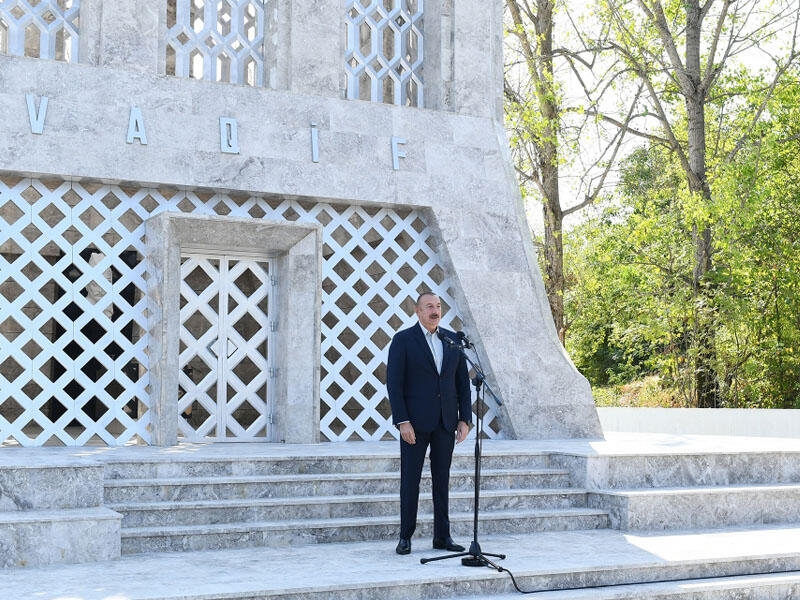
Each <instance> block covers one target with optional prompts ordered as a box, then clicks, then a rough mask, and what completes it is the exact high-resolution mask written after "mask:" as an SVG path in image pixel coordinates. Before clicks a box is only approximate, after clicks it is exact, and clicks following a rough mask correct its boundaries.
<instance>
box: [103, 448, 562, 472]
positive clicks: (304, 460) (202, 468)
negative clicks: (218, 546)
mask: <svg viewBox="0 0 800 600" xmlns="http://www.w3.org/2000/svg"><path fill="white" fill-rule="evenodd" d="M330 446H332V445H331V444H327V445H326V447H324V448H323V449H324V450H328V452H332V451H333V450H335V448H333V449H332V450H330V449H329V448H328V447H330ZM334 446H335V445H334ZM392 450H394V446H393V445H392ZM321 451H322V450H321ZM228 454H231V452H230V451H228ZM427 468H428V467H427V465H426V467H425V469H427ZM474 468H475V458H474V454H465V453H464V452H463V451H462V452H458V453H456V454H454V455H453V464H452V469H453V470H454V471H473V472H474ZM481 468H482V469H487V470H490V469H516V468H521V469H548V468H551V465H550V454H549V453H546V452H520V453H518V454H511V455H509V454H504V453H501V452H486V453H484V454H483V456H482V458H481ZM399 470H400V457H399V451H398V452H391V453H388V452H385V451H384V452H382V453H373V454H367V453H365V454H356V455H353V454H350V455H342V454H331V455H330V456H327V455H321V456H320V455H307V456H303V455H299V456H288V455H287V456H262V455H258V454H253V455H248V454H247V452H246V451H243V452H241V453H239V454H235V455H234V457H231V456H230V455H223V456H219V457H209V456H204V457H202V458H194V457H192V456H185V455H182V456H178V457H174V458H170V459H168V460H165V457H163V456H161V455H156V456H145V457H143V458H141V459H138V458H134V459H116V458H113V457H111V458H110V459H108V460H106V461H105V472H106V479H153V478H156V477H159V478H161V477H164V478H176V479H178V478H185V477H212V476H213V477H216V476H231V477H238V476H258V475H293V474H298V473H303V474H313V473H318V474H322V473H383V472H399Z"/></svg>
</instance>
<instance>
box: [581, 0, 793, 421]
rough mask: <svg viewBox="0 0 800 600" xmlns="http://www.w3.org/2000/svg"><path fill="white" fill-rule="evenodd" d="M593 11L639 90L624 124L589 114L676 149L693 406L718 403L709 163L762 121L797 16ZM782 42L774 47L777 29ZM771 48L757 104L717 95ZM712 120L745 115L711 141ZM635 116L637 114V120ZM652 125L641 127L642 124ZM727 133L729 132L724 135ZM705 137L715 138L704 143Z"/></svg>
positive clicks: (617, 1)
mask: <svg viewBox="0 0 800 600" xmlns="http://www.w3.org/2000/svg"><path fill="white" fill-rule="evenodd" d="M597 8H598V11H599V12H598V14H599V15H601V16H602V17H604V18H605V19H606V23H607V25H608V31H609V33H610V35H609V37H608V38H603V39H598V40H597V43H596V45H597V47H598V48H600V47H602V48H604V49H606V50H607V51H608V52H610V53H612V55H613V56H614V57H616V58H618V59H619V60H620V62H619V64H620V69H619V70H618V71H617V72H616V73H614V75H613V77H614V78H621V77H628V78H630V79H631V81H632V82H633V83H632V85H633V86H634V88H635V86H637V85H641V86H643V87H644V91H645V92H644V94H643V95H642V99H641V105H640V107H639V110H638V112H637V115H636V117H637V118H636V119H633V120H630V121H628V122H619V121H618V120H616V119H614V118H611V117H607V116H605V115H603V113H602V110H601V109H599V108H598V109H597V110H596V111H594V114H596V115H597V116H598V118H601V119H603V120H604V121H606V122H608V123H611V124H614V125H617V126H618V127H620V128H621V129H624V130H626V131H629V132H632V133H635V134H636V135H639V136H641V137H642V138H644V139H648V140H650V141H651V142H655V143H659V144H662V145H663V146H664V147H666V148H668V149H669V150H670V152H672V153H673V154H674V156H675V157H676V159H677V161H678V163H679V164H680V167H681V170H682V172H683V176H684V179H685V183H686V191H687V198H686V200H685V210H686V216H687V222H689V223H690V227H691V235H692V240H693V246H694V256H693V270H692V283H691V286H692V305H693V315H692V328H691V348H692V360H693V364H694V366H693V371H694V394H695V398H696V405H697V406H700V407H713V406H717V405H718V401H719V391H720V387H719V386H720V378H719V374H718V373H717V365H716V354H715V331H716V329H717V326H718V312H717V311H718V306H717V303H716V293H717V288H718V283H719V282H718V279H717V276H718V273H717V270H716V268H715V263H714V254H715V247H714V239H715V238H714V233H715V223H714V220H713V211H712V210H711V207H712V205H713V201H714V190H713V179H714V174H715V169H718V168H719V167H721V166H722V165H724V164H726V163H729V162H731V161H733V160H734V159H735V158H736V156H737V154H738V153H739V151H740V150H741V148H742V147H743V145H744V143H745V142H746V140H747V139H748V138H749V136H750V135H751V134H752V133H753V131H754V130H755V129H756V127H757V125H758V123H759V122H760V121H761V119H762V117H763V113H764V108H765V107H766V105H767V103H768V101H769V99H770V97H771V95H772V93H773V90H774V88H775V86H776V85H777V84H778V83H779V82H780V81H781V80H782V78H783V77H784V75H785V73H786V70H787V69H788V68H789V67H790V66H791V65H792V64H793V63H795V62H796V61H797V58H798V53H797V48H796V40H797V25H798V14H799V13H800V10H799V9H798V7H797V6H796V5H794V4H790V3H789V2H788V1H777V2H765V1H764V0H739V1H736V2H735V1H733V0H706V1H705V2H704V3H702V4H701V2H700V0H664V1H663V2H662V1H661V0H601V1H600V2H598V4H597ZM780 35H783V36H784V37H785V38H786V39H788V40H789V44H788V46H787V47H785V48H783V47H779V45H778V44H777V42H776V39H777V36H780ZM756 49H762V50H765V51H766V50H769V52H767V53H765V54H764V55H763V56H764V57H765V58H768V59H770V60H771V62H772V65H771V66H772V74H773V76H772V81H771V82H770V83H769V85H767V86H766V87H765V88H764V89H763V90H761V93H760V98H759V99H758V101H757V102H755V103H743V102H739V100H738V99H737V98H736V97H725V96H723V95H721V94H722V92H724V91H726V90H722V89H720V82H721V81H722V80H723V76H724V74H725V73H726V70H730V69H732V68H733V67H734V66H735V63H736V61H737V59H738V58H740V57H742V56H743V54H744V53H745V52H746V51H753V50H756ZM711 105H713V106H714V108H715V111H714V113H713V114H714V116H715V117H717V118H718V119H720V121H727V120H730V119H732V118H734V115H733V113H737V111H738V110H740V109H743V108H745V107H746V109H747V110H748V111H750V114H749V119H748V122H747V123H746V124H744V125H743V126H742V127H741V128H740V129H738V130H737V131H735V132H728V131H726V129H725V127H723V126H719V124H718V125H717V126H716V128H715V132H716V134H717V136H718V137H717V138H716V139H714V140H712V139H710V138H709V127H708V119H709V117H710V116H711V115H710V111H709V108H710V106H711ZM639 119H641V120H644V123H643V124H642V125H639V122H640V121H639ZM653 121H654V122H655V127H652V126H651V127H650V128H649V129H648V125H647V124H648V123H649V124H651V125H652V122H653ZM727 133H732V136H728V135H726V134H727ZM711 142H713V143H711Z"/></svg>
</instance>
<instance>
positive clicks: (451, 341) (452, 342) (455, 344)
mask: <svg viewBox="0 0 800 600" xmlns="http://www.w3.org/2000/svg"><path fill="white" fill-rule="evenodd" d="M436 335H437V336H438V337H439V339H440V340H442V342H444V343H445V344H447V345H448V346H450V347H451V348H461V344H459V343H458V342H457V341H455V340H454V339H452V338H451V337H449V336H446V335H445V334H443V333H442V332H441V331H437V332H436Z"/></svg>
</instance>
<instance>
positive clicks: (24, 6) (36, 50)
mask: <svg viewBox="0 0 800 600" xmlns="http://www.w3.org/2000/svg"><path fill="white" fill-rule="evenodd" d="M80 4H81V3H80V0H7V1H2V2H0V54H9V55H12V56H29V57H31V58H49V59H55V60H61V61H64V62H78V48H79V45H80V39H79V36H78V32H79V17H80Z"/></svg>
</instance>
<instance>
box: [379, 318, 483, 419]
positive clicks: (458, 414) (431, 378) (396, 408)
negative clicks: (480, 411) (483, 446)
mask: <svg viewBox="0 0 800 600" xmlns="http://www.w3.org/2000/svg"><path fill="white" fill-rule="evenodd" d="M439 331H441V332H442V333H443V334H444V335H446V336H448V337H450V338H451V339H452V340H453V341H457V339H458V338H457V337H456V334H455V333H454V332H452V331H449V330H447V329H444V328H442V327H440V328H439ZM442 350H443V354H442V372H441V374H439V373H437V372H436V364H435V363H434V362H433V355H432V354H431V351H430V348H429V346H428V343H427V342H426V341H425V335H424V334H423V333H422V327H421V326H420V325H419V323H417V324H415V325H413V326H412V327H409V328H408V329H403V330H402V331H398V332H397V333H396V334H395V336H394V338H393V339H392V343H391V344H390V345H389V360H388V363H387V365H386V387H387V390H388V392H389V403H390V404H391V407H392V422H393V423H394V424H395V425H397V424H398V423H402V422H403V421H411V425H412V426H413V427H414V430H415V431H421V432H431V431H433V430H434V429H436V427H437V426H438V425H439V420H440V419H441V421H442V423H443V424H444V427H445V429H447V430H448V431H455V430H456V427H457V426H458V421H465V422H466V423H472V402H471V400H470V388H469V373H468V369H467V361H466V360H465V359H464V356H463V355H462V354H461V352H460V351H459V350H458V349H457V348H451V347H450V346H449V345H448V344H447V343H446V342H442Z"/></svg>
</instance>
